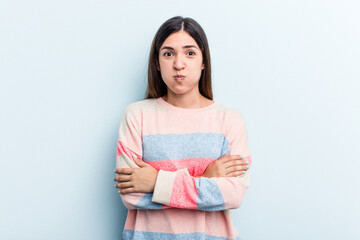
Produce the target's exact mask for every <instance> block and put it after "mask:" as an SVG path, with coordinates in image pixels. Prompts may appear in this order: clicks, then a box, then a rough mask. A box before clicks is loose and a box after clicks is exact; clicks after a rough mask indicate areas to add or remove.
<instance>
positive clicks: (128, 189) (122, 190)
mask: <svg viewBox="0 0 360 240" xmlns="http://www.w3.org/2000/svg"><path fill="white" fill-rule="evenodd" d="M119 191H120V194H127V193H133V192H135V189H134V188H132V187H129V188H123V189H120V190H119Z"/></svg>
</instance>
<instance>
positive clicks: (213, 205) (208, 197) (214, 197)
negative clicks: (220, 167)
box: [195, 177, 225, 211]
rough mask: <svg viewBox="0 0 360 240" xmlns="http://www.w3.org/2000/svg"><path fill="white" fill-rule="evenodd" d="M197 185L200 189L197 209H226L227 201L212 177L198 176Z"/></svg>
mask: <svg viewBox="0 0 360 240" xmlns="http://www.w3.org/2000/svg"><path fill="white" fill-rule="evenodd" d="M195 186H196V189H197V191H198V197H197V209H198V210H203V211H219V210H224V209H225V201H224V198H223V196H222V194H221V191H220V189H219V186H218V185H217V184H216V182H215V181H214V180H213V179H211V178H204V177H202V178H197V179H196V180H195Z"/></svg>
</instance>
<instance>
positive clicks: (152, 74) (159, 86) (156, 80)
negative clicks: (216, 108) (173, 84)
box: [145, 16, 213, 100]
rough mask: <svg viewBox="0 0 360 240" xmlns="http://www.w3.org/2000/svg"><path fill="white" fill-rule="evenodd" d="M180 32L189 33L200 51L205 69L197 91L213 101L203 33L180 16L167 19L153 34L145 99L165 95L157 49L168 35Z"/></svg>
mask: <svg viewBox="0 0 360 240" xmlns="http://www.w3.org/2000/svg"><path fill="white" fill-rule="evenodd" d="M180 30H184V31H185V32H187V33H189V34H190V36H191V37H192V38H193V39H194V40H195V41H196V43H197V44H198V45H199V47H200V49H201V52H202V57H203V64H204V65H205V68H204V69H203V70H202V72H201V76H200V81H199V91H200V94H201V95H203V96H204V97H206V98H208V99H211V100H213V93H212V87H211V64H210V50H209V45H208V41H207V38H206V35H205V32H204V30H203V29H202V27H201V26H200V25H199V24H198V23H197V22H196V21H195V20H194V19H192V18H183V17H181V16H176V17H173V18H170V19H168V20H167V21H166V22H164V23H163V24H162V25H161V26H160V28H159V30H158V31H157V32H156V34H155V37H154V39H153V42H152V44H151V49H150V56H149V65H148V86H147V90H146V98H145V99H148V98H158V97H162V96H164V95H165V94H166V93H167V86H166V84H165V83H164V81H163V80H162V77H161V73H160V71H159V70H158V69H157V65H158V62H159V49H160V47H161V45H162V44H163V43H164V41H165V40H166V38H167V37H168V36H169V35H170V34H172V33H175V32H179V31H180Z"/></svg>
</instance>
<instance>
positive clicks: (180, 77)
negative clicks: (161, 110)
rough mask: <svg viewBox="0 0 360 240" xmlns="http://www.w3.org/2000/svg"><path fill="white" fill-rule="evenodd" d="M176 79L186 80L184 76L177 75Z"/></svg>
mask: <svg viewBox="0 0 360 240" xmlns="http://www.w3.org/2000/svg"><path fill="white" fill-rule="evenodd" d="M174 78H175V79H176V80H182V79H184V78H185V76H183V75H175V76H174Z"/></svg>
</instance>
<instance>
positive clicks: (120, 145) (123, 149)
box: [116, 141, 141, 159]
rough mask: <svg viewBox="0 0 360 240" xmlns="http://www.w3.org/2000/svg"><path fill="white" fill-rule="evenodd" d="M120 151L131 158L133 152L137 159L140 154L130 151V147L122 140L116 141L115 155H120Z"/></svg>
mask: <svg viewBox="0 0 360 240" xmlns="http://www.w3.org/2000/svg"><path fill="white" fill-rule="evenodd" d="M122 153H124V154H125V155H127V156H128V157H129V158H131V159H133V157H132V156H133V154H135V155H136V156H137V157H138V158H139V159H141V156H140V155H139V154H137V153H136V152H134V151H132V150H131V149H130V148H128V147H126V146H125V144H124V143H123V142H121V141H118V145H117V151H116V157H118V156H120V155H121V154H122Z"/></svg>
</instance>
